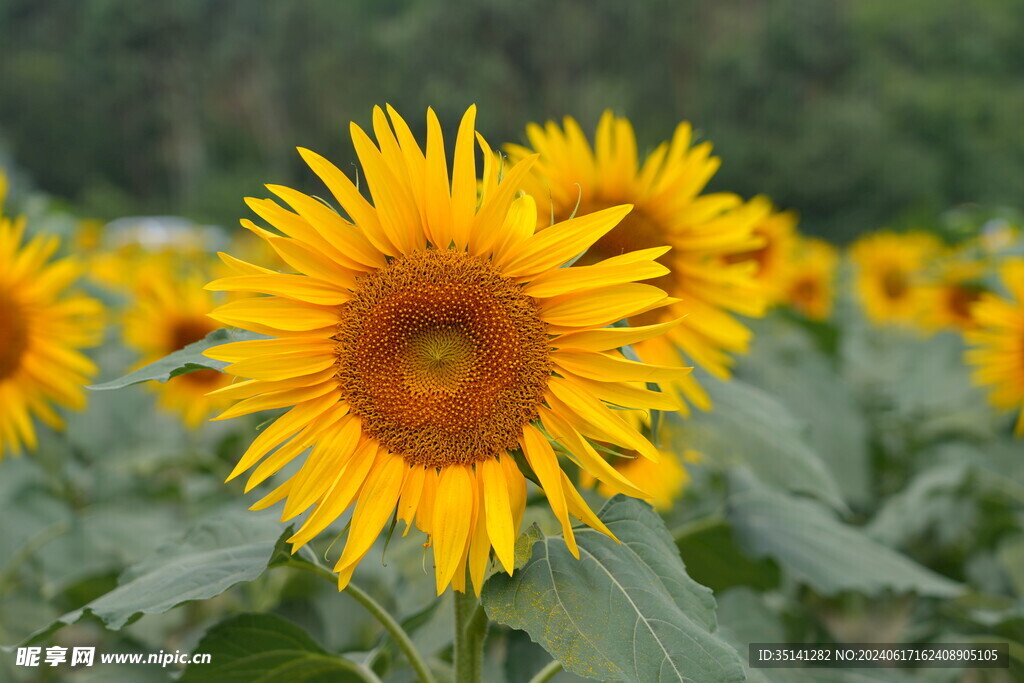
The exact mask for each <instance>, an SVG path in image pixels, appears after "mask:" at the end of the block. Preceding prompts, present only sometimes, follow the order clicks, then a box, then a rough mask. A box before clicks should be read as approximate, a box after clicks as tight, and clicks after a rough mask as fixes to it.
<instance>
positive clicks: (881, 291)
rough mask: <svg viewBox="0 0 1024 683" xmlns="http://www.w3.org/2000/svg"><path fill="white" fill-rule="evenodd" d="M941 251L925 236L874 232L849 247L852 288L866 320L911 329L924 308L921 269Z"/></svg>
mask: <svg viewBox="0 0 1024 683" xmlns="http://www.w3.org/2000/svg"><path fill="white" fill-rule="evenodd" d="M940 251H941V243H940V242H939V241H938V239H937V238H935V237H933V236H932V235H929V234H927V233H921V232H911V233H903V234H898V233H893V232H877V233H874V234H871V235H867V236H865V237H861V238H860V239H859V240H857V241H856V242H855V243H854V244H853V246H852V247H850V257H851V259H852V260H853V264H854V266H855V267H856V270H857V273H856V282H855V288H856V291H857V294H858V296H859V297H860V300H861V304H862V305H863V306H864V311H865V312H866V313H867V316H868V319H869V320H871V321H872V322H875V323H897V324H903V325H912V324H915V323H918V322H920V318H921V314H922V312H923V310H924V305H925V301H924V299H925V296H926V295H925V290H924V288H923V287H922V285H924V284H926V280H925V273H924V271H925V268H926V266H927V265H928V263H929V260H930V259H931V258H933V257H935V256H937V255H938V254H939V253H940Z"/></svg>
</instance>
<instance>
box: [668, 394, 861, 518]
mask: <svg viewBox="0 0 1024 683" xmlns="http://www.w3.org/2000/svg"><path fill="white" fill-rule="evenodd" d="M702 384H703V385H704V386H705V387H706V388H707V391H708V394H709V395H710V396H711V400H712V401H713V402H714V405H715V408H714V410H712V411H711V412H708V413H696V414H694V415H692V416H691V417H690V418H689V419H687V420H679V419H678V418H677V420H676V425H677V428H676V429H675V430H673V431H674V432H677V433H678V434H679V436H680V439H681V442H682V444H684V445H685V446H686V448H692V449H694V450H696V451H699V452H700V453H702V454H703V455H704V456H706V462H707V463H708V464H711V465H716V464H721V465H725V466H736V465H745V466H747V467H749V468H750V469H751V470H753V471H754V473H755V474H757V476H758V477H760V478H761V479H762V480H764V481H767V482H770V483H772V484H775V485H776V486H778V487H780V488H783V489H786V490H789V491H795V492H798V493H806V494H808V495H812V496H814V497H816V498H818V499H820V500H822V501H824V502H826V503H828V504H829V505H831V506H833V507H835V508H836V509H839V510H845V509H846V504H845V503H844V502H843V498H842V495H841V494H840V492H839V486H838V485H837V484H836V482H835V479H833V477H832V475H831V474H830V473H829V471H828V468H827V467H826V466H825V463H824V462H823V461H822V460H821V458H820V457H818V454H817V453H815V452H814V450H813V449H811V447H810V446H808V445H807V442H806V441H804V439H803V438H802V436H801V430H802V427H801V424H800V423H799V422H798V421H797V420H796V419H795V418H794V417H793V415H792V414H791V413H790V412H789V411H788V410H787V409H786V407H785V406H783V405H782V404H781V403H779V402H778V401H777V400H776V399H775V398H774V397H772V396H771V395H769V394H767V393H766V392H764V391H761V390H760V389H757V388H756V387H752V386H750V385H749V384H746V383H744V382H741V381H739V380H732V381H729V382H721V381H719V380H715V379H710V378H709V379H708V380H707V381H705V382H703V383H702Z"/></svg>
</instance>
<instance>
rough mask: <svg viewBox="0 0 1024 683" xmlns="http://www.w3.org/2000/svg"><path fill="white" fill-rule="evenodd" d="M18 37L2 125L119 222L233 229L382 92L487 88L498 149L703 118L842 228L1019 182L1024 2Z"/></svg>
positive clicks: (598, 0)
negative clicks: (261, 195)
mask: <svg viewBox="0 0 1024 683" xmlns="http://www.w3.org/2000/svg"><path fill="white" fill-rule="evenodd" d="M0 45H3V53H4V54H3V59H2V60H0V102H2V103H3V106H2V107H0V139H3V138H6V140H7V144H8V146H9V148H10V151H11V152H12V154H13V156H14V158H15V159H16V160H17V161H18V162H19V163H20V164H22V165H23V166H24V167H25V168H26V169H27V170H28V171H29V174H30V176H31V177H32V178H34V179H35V180H36V181H37V182H38V183H39V185H40V186H41V188H42V189H44V190H46V191H48V192H50V193H53V194H56V195H58V196H61V197H65V198H67V199H69V200H70V201H72V202H74V203H75V204H77V205H78V206H79V207H80V208H81V212H80V213H85V214H93V215H96V216H97V217H99V218H104V219H111V218H115V217H118V216H124V215H130V214H154V213H156V214H159V213H170V214H178V215H184V216H187V217H189V218H192V219H194V220H198V221H201V222H216V223H221V224H224V225H229V226H230V225H234V224H235V221H236V220H237V216H238V215H239V214H240V213H241V203H240V202H239V197H242V196H245V195H247V194H253V193H255V192H257V191H258V190H257V188H258V187H259V186H260V184H261V183H263V182H279V183H284V184H291V183H298V184H299V185H301V184H302V182H303V180H302V179H301V178H299V176H301V174H302V173H303V171H302V169H301V163H300V160H299V158H298V155H296V154H295V153H294V147H295V146H296V145H303V146H306V147H309V148H312V149H316V150H318V151H320V152H321V153H322V154H324V155H326V156H327V157H328V158H332V159H336V160H338V161H339V162H341V163H340V165H344V164H346V163H347V162H348V161H351V160H353V155H352V151H351V148H350V146H349V145H348V143H347V142H346V139H347V135H346V131H345V130H344V127H345V124H346V122H347V121H350V120H353V121H356V122H358V123H360V124H361V125H366V124H368V123H369V117H370V109H371V106H372V105H373V104H376V103H380V102H385V101H387V102H391V103H392V104H394V105H395V106H396V107H397V108H398V109H399V110H400V111H405V112H416V111H422V110H423V109H424V108H425V107H426V106H427V105H433V106H435V107H439V109H440V110H441V114H442V116H441V119H442V121H449V122H450V121H455V120H457V114H458V113H461V112H462V111H464V110H465V107H466V105H468V104H469V103H471V102H478V103H480V104H481V105H483V106H482V109H481V112H480V128H481V130H483V131H486V132H487V134H488V136H489V137H490V141H491V142H492V143H493V144H497V143H499V142H502V141H506V140H519V139H520V138H521V137H522V134H523V133H522V129H523V125H524V122H526V121H531V120H544V119H547V118H551V117H554V118H560V117H562V116H563V115H565V114H571V115H573V116H576V117H577V118H579V119H580V120H581V122H582V123H583V124H584V125H585V126H587V127H592V126H593V125H594V124H595V123H596V120H597V117H598V115H599V114H600V112H601V111H602V110H603V109H604V108H606V107H611V108H613V109H614V110H616V111H617V112H619V113H621V114H625V115H628V116H630V117H631V118H632V120H633V121H634V122H635V124H636V126H637V129H638V131H639V135H640V140H641V143H644V144H654V143H656V142H658V141H660V140H662V139H664V138H666V137H668V135H669V134H670V133H671V131H672V128H673V127H674V126H675V124H676V123H677V122H678V121H680V120H682V119H690V120H692V121H694V122H695V124H696V126H697V128H698V130H699V131H700V133H701V135H702V136H703V137H705V138H707V139H710V140H712V141H713V142H714V143H715V144H716V149H717V150H718V152H719V153H720V154H721V156H722V158H723V159H724V163H723V166H722V169H721V171H720V172H719V173H718V175H717V176H716V178H715V180H714V186H715V187H719V188H722V189H729V190H733V191H737V192H740V193H742V194H745V195H747V196H751V195H754V194H757V193H767V194H769V195H770V196H771V197H772V198H773V199H775V200H776V201H777V202H778V203H779V204H781V205H783V206H787V207H795V208H796V209H798V210H799V211H800V212H801V214H802V216H803V223H802V225H803V229H804V230H805V231H806V232H810V233H817V234H824V235H828V236H830V237H832V238H834V239H837V240H840V241H843V240H846V239H848V238H850V237H852V236H853V235H855V234H856V233H857V232H859V231H861V230H863V229H866V228H871V227H877V226H878V225H881V224H885V223H891V222H913V221H915V220H917V219H921V218H923V217H927V216H929V215H932V214H934V213H936V212H938V211H940V210H943V209H946V208H948V207H950V206H954V205H957V204H960V203H963V202H978V203H982V204H985V205H994V206H999V205H1003V204H1015V203H1016V200H1017V199H1018V197H1019V194H1020V188H1021V186H1022V185H1024V138H1022V137H1021V135H1020V112H1021V111H1024V80H1022V79H1021V78H1020V74H1021V73H1022V71H1024V4H1022V3H1020V2H1017V0H979V1H978V2H972V3H964V2H959V1H958V0H904V1H903V2H897V3H894V2H887V1H886V0H856V1H855V0H836V1H834V2H807V1H806V0H773V1H772V2H763V1H761V0H722V1H721V2H696V1H694V0H688V1H684V2H656V1H653V0H652V1H645V2H631V3H622V2H615V1H613V0H567V1H565V2H557V3H551V2H544V1H543V0H525V1H523V2H507V1H505V0H482V1H480V2H473V3H460V2H455V0H441V1H439V2H429V3H427V2H414V1H412V0H382V1H375V0H359V1H354V2H336V1H334V0H298V1H296V2H288V3H281V2H271V1H270V0H222V1H219V2H204V1H203V0H181V1H180V2H174V3H156V4H154V3H145V4H144V5H140V4H139V3H137V2H134V1H133V0H91V1H89V2H81V1H80V0H47V1H46V2H40V1H39V0H0ZM69 106H72V107H74V115H73V116H72V115H69V111H68V107H69ZM413 124H414V125H418V126H422V121H420V120H419V118H418V117H416V120H415V121H413ZM417 132H418V133H422V130H420V131H417ZM54 159H60V163H53V160H54Z"/></svg>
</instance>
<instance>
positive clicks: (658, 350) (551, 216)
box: [506, 112, 771, 410]
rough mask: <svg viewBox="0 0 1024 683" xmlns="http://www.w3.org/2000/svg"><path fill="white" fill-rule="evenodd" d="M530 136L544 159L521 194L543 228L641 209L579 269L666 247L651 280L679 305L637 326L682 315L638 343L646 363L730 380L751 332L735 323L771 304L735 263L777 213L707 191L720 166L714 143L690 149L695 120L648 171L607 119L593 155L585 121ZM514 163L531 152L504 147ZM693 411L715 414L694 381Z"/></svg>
mask: <svg viewBox="0 0 1024 683" xmlns="http://www.w3.org/2000/svg"><path fill="white" fill-rule="evenodd" d="M526 135H527V138H528V140H529V142H530V145H531V146H532V148H533V150H536V152H538V153H540V159H539V160H538V162H537V163H536V164H535V165H534V170H533V173H532V174H531V175H530V176H529V177H527V178H526V179H524V181H523V183H522V187H523V189H525V190H526V192H527V193H528V194H529V195H530V196H531V197H533V199H534V200H535V201H536V203H537V205H538V207H539V211H538V214H539V215H538V228H544V229H547V228H545V226H547V225H549V224H550V223H551V222H553V221H558V220H564V219H565V218H567V217H568V216H571V215H574V213H575V214H586V213H589V212H591V211H596V210H600V209H604V208H606V207H609V206H613V205H616V204H621V203H631V204H633V205H634V209H633V211H632V212H631V213H630V214H629V215H628V216H626V218H625V219H624V220H623V221H622V223H621V224H620V226H619V227H618V228H617V229H615V230H612V231H611V232H609V233H608V234H607V235H605V236H604V237H602V238H601V239H599V240H598V241H597V242H596V243H595V244H594V247H593V248H592V249H591V250H590V251H589V252H588V253H587V255H586V256H585V257H584V260H583V261H582V263H585V264H591V263H595V262H597V261H599V260H601V259H606V258H614V257H617V256H619V255H620V254H623V253H625V252H628V251H631V250H648V249H653V248H658V247H661V246H662V245H667V246H669V247H671V252H669V251H667V250H666V251H663V252H662V253H661V255H660V256H659V258H658V261H659V262H660V263H663V264H665V265H666V266H668V267H669V268H670V271H669V272H668V273H666V274H665V275H663V276H662V277H660V278H659V279H658V280H656V281H655V282H654V284H656V285H657V286H659V287H661V288H663V289H664V290H666V291H667V292H668V293H669V294H670V295H671V296H673V297H676V298H678V300H677V301H675V302H673V303H672V305H670V306H667V307H665V308H662V309H659V310H657V311H652V312H649V313H647V314H645V315H643V316H639V315H633V316H632V317H631V318H630V320H631V322H633V323H636V324H641V325H643V324H648V323H652V322H664V321H667V320H671V319H673V318H680V317H681V318H683V321H682V323H681V324H680V325H678V326H677V327H676V328H675V329H674V330H672V331H671V332H670V333H668V334H667V335H666V336H664V337H660V338H657V339H652V340H649V341H646V342H644V343H641V344H638V345H637V346H636V351H637V353H638V354H639V356H640V358H641V359H643V360H645V361H649V362H654V363H658V364H661V365H675V364H678V363H680V362H681V361H682V360H683V359H689V360H692V361H693V362H695V363H696V364H698V365H700V366H702V367H704V368H705V369H706V370H707V371H708V372H710V373H711V374H712V375H713V376H715V377H718V378H720V379H728V378H729V376H730V367H731V365H732V358H731V357H730V356H729V353H730V352H732V353H743V352H745V351H746V350H747V348H748V347H749V344H750V339H751V333H750V331H749V330H748V329H747V328H746V327H744V326H743V325H742V324H741V323H740V322H739V321H737V319H736V318H735V317H734V315H733V314H734V313H740V314H743V315H747V316H760V315H763V313H764V309H765V303H766V302H765V298H764V295H763V292H762V291H761V287H760V286H759V284H758V283H757V281H756V279H755V277H756V271H757V267H756V265H755V264H754V263H752V262H748V261H742V262H739V263H729V262H728V260H729V259H730V258H732V257H737V256H739V255H743V254H749V253H750V252H752V251H753V250H755V249H758V248H760V247H761V246H763V244H764V241H763V239H762V238H758V237H757V236H756V235H755V234H754V228H755V227H756V226H757V225H758V224H759V223H761V222H762V221H763V220H764V219H765V218H766V217H767V216H768V213H769V211H770V208H771V207H770V204H769V202H767V201H765V200H763V199H758V200H756V201H751V202H747V203H744V202H742V200H741V199H740V198H739V197H738V196H736V195H734V194H728V193H713V194H701V192H702V190H703V189H704V186H705V185H706V184H707V182H708V181H709V180H710V179H711V177H712V176H713V175H714V174H715V171H716V170H717V169H718V166H719V160H718V158H716V157H712V156H711V144H710V143H707V142H704V143H701V144H698V145H694V146H691V143H692V138H693V131H692V129H691V127H690V124H689V123H681V124H679V126H678V127H677V128H676V131H675V134H674V135H673V137H672V140H671V142H666V143H662V144H661V145H659V146H658V147H657V148H656V149H655V150H654V151H653V152H651V154H650V155H648V156H647V158H646V160H645V161H644V162H643V164H642V165H641V164H640V163H639V161H638V155H637V143H636V136H635V134H634V132H633V128H632V126H631V125H630V123H629V121H628V120H626V119H623V118H616V117H615V116H613V115H612V114H611V112H605V114H604V115H603V116H602V117H601V120H600V122H599V123H598V126H597V133H596V136H595V144H594V147H593V148H591V146H590V143H589V142H588V141H587V139H586V136H585V135H584V133H583V131H582V130H581V129H580V126H579V124H578V123H577V122H576V121H575V120H573V119H572V118H570V117H566V118H565V120H564V123H563V127H562V128H559V126H558V125H557V124H556V123H554V122H550V121H549V122H548V123H547V124H545V126H544V127H543V128H542V127H541V126H539V125H536V124H531V125H529V126H528V127H527V129H526ZM506 151H507V152H508V154H509V158H510V160H511V161H519V160H522V159H525V158H528V157H529V156H530V155H531V154H533V151H532V150H530V149H528V148H526V147H523V146H520V145H507V146H506ZM675 387H678V388H679V389H681V391H682V395H683V396H684V397H685V398H686V399H687V400H689V401H690V402H692V403H693V404H694V405H696V406H698V407H700V408H702V409H705V410H706V409H708V408H710V407H711V402H710V399H709V398H708V395H707V393H706V392H705V391H704V390H703V389H702V388H701V387H700V385H698V384H697V382H696V380H694V378H693V377H691V376H687V377H684V378H683V379H682V380H680V381H679V382H678V383H676V384H674V385H673V386H672V388H675Z"/></svg>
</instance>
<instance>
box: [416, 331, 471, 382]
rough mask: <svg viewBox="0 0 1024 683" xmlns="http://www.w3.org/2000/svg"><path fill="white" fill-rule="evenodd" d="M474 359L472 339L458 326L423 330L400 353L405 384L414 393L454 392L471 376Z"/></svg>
mask: <svg viewBox="0 0 1024 683" xmlns="http://www.w3.org/2000/svg"><path fill="white" fill-rule="evenodd" d="M476 360H477V359H476V356H475V354H474V353H473V341H472V340H471V339H470V337H468V336H467V335H466V333H465V332H463V331H462V329H460V328H459V327H439V328H427V329H425V330H422V331H420V332H419V333H418V334H414V335H412V336H411V338H410V339H409V343H408V344H407V346H406V348H405V349H404V351H403V352H402V353H401V354H400V355H399V364H400V366H401V369H402V375H403V379H404V380H405V383H406V386H407V387H408V389H409V391H410V392H412V393H413V394H417V395H425V394H429V393H431V392H443V393H448V394H452V393H455V392H456V391H458V389H459V387H461V386H462V385H463V383H464V382H465V381H466V380H467V379H469V378H470V376H471V375H472V372H473V368H474V367H475V366H476Z"/></svg>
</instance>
